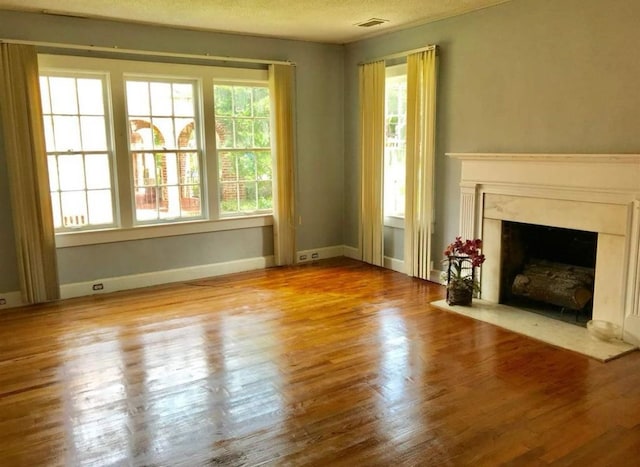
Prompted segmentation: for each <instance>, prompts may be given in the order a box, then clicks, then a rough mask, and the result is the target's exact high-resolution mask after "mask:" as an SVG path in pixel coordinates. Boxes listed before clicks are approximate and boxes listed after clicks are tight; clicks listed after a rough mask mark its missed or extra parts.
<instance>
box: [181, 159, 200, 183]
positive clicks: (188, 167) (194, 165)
mask: <svg viewBox="0 0 640 467" xmlns="http://www.w3.org/2000/svg"><path fill="white" fill-rule="evenodd" d="M199 183H200V167H199V160H198V155H197V154H196V153H184V152H182V153H180V184H182V185H192V184H199Z"/></svg>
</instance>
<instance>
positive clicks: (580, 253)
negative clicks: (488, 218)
mask: <svg viewBox="0 0 640 467" xmlns="http://www.w3.org/2000/svg"><path fill="white" fill-rule="evenodd" d="M597 240H598V235H597V234H596V233H595V232H587V231H583V230H574V229H564V228H559V227H549V226H544V225H536V224H526V223H521V222H510V221H503V222H502V239H501V241H502V243H501V245H502V252H501V259H500V299H499V300H500V303H503V304H506V305H512V306H515V307H519V308H525V309H528V310H530V311H534V312H537V313H541V314H543V315H545V316H549V317H552V318H555V319H560V320H563V321H566V322H570V323H573V324H580V325H585V324H586V322H587V321H588V320H589V319H591V318H592V305H593V300H592V299H593V292H594V290H593V289H594V279H595V265H596V248H597Z"/></svg>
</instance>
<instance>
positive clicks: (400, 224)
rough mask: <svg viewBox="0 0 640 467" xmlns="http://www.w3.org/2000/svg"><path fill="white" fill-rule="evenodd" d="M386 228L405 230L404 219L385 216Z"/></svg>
mask: <svg viewBox="0 0 640 467" xmlns="http://www.w3.org/2000/svg"><path fill="white" fill-rule="evenodd" d="M384 226H385V227H393V228H394V229H404V217H397V216H385V218H384Z"/></svg>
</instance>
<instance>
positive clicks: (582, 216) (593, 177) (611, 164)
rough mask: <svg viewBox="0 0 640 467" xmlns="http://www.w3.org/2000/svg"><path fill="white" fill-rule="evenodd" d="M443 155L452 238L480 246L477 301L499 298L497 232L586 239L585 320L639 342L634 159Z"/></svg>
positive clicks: (639, 183) (639, 190)
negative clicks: (451, 162) (590, 273)
mask: <svg viewBox="0 0 640 467" xmlns="http://www.w3.org/2000/svg"><path fill="white" fill-rule="evenodd" d="M449 156H450V157H452V158H455V159H459V160H461V162H462V172H461V182H460V194H461V198H460V234H461V235H462V236H464V237H466V238H476V237H480V238H482V239H483V242H484V248H483V252H484V253H485V255H486V256H487V261H486V262H485V263H484V265H483V267H482V276H481V290H482V292H481V298H482V299H483V300H486V301H489V302H493V303H499V302H500V301H501V299H502V298H504V295H505V294H506V293H505V292H504V291H503V288H502V284H503V283H504V282H508V281H509V279H508V278H506V277H503V275H504V274H508V272H503V271H502V257H503V254H507V253H506V252H507V251H508V248H509V247H506V246H505V245H503V237H504V233H503V232H504V231H505V227H504V226H505V225H506V226H507V227H506V231H507V232H510V231H512V230H509V229H512V227H511V224H510V223H517V224H529V225H536V226H539V227H538V229H543V230H545V229H551V228H553V229H565V230H570V231H574V232H575V231H580V232H587V233H591V235H592V236H595V239H596V240H595V242H596V245H597V247H595V253H594V255H595V261H594V265H593V268H594V269H595V272H594V284H593V297H592V300H591V303H590V304H589V305H588V306H589V308H590V311H591V314H592V317H593V319H598V320H604V321H609V322H612V323H615V324H617V325H619V326H620V328H621V329H622V330H623V334H622V335H621V336H620V337H622V338H623V339H624V340H625V341H627V342H630V343H633V344H638V343H640V284H639V282H640V155H635V154H627V155H608V154H605V155H599V154H586V155H581V154H486V153H482V154H478V153H474V154H449ZM523 235H525V236H527V235H531V234H523ZM587 237H589V234H585V237H584V238H585V239H584V240H581V242H582V241H584V242H585V243H587V242H589V241H590V240H587V239H586V238H587ZM528 248H531V247H528ZM558 262H560V263H561V262H562V261H558ZM578 266H580V265H578Z"/></svg>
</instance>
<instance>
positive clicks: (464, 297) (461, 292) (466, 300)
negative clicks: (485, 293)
mask: <svg viewBox="0 0 640 467" xmlns="http://www.w3.org/2000/svg"><path fill="white" fill-rule="evenodd" d="M472 299H473V290H472V289H469V288H468V287H449V288H447V303H448V304H449V305H460V306H471V300H472Z"/></svg>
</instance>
